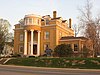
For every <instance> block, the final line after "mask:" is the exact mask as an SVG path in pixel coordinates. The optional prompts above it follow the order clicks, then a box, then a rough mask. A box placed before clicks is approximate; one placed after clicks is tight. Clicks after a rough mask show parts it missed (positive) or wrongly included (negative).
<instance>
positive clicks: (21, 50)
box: [19, 45, 24, 53]
mask: <svg viewBox="0 0 100 75" xmlns="http://www.w3.org/2000/svg"><path fill="white" fill-rule="evenodd" d="M23 50H24V49H23V46H22V45H20V46H19V52H20V53H23Z"/></svg>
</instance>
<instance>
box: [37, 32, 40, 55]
mask: <svg viewBox="0 0 100 75" xmlns="http://www.w3.org/2000/svg"><path fill="white" fill-rule="evenodd" d="M39 55H40V31H38V47H37V56H39Z"/></svg>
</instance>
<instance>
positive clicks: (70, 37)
mask: <svg viewBox="0 0 100 75" xmlns="http://www.w3.org/2000/svg"><path fill="white" fill-rule="evenodd" d="M68 39H84V40H87V38H86V37H74V36H65V37H61V39H60V40H68Z"/></svg>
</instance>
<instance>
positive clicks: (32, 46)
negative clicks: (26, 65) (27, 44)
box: [31, 30, 34, 55]
mask: <svg viewBox="0 0 100 75" xmlns="http://www.w3.org/2000/svg"><path fill="white" fill-rule="evenodd" d="M33 31H34V30H31V55H33V35H34V34H33Z"/></svg>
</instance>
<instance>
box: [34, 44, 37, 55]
mask: <svg viewBox="0 0 100 75" xmlns="http://www.w3.org/2000/svg"><path fill="white" fill-rule="evenodd" d="M33 54H37V45H33Z"/></svg>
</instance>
